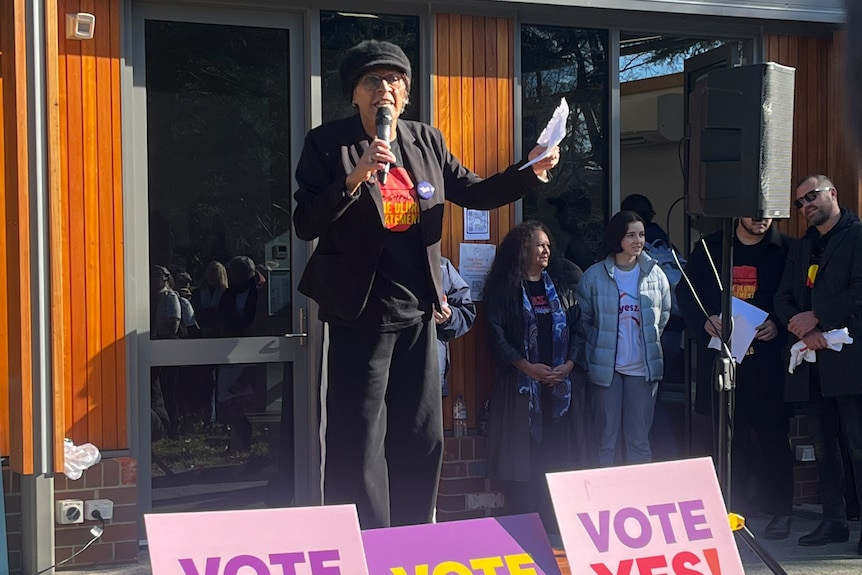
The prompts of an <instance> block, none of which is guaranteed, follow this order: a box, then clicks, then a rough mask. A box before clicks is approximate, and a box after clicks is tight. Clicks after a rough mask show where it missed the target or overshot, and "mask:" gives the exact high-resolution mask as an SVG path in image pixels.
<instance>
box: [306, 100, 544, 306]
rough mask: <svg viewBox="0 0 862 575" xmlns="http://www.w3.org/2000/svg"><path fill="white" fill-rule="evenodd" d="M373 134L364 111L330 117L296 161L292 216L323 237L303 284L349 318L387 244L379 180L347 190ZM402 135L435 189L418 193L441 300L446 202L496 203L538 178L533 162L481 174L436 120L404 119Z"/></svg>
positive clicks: (411, 164) (419, 176)
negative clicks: (455, 150) (461, 157)
mask: <svg viewBox="0 0 862 575" xmlns="http://www.w3.org/2000/svg"><path fill="white" fill-rule="evenodd" d="M370 141H371V139H370V138H369V137H368V135H367V134H366V133H365V130H364V129H363V127H362V122H361V120H360V118H359V116H358V115H355V116H352V117H350V118H345V119H342V120H336V121H333V122H328V123H326V124H324V125H322V126H320V127H318V128H315V129H314V130H311V131H310V132H309V133H308V134H307V135H306V137H305V144H304V146H303V149H302V154H301V156H300V158H299V164H298V165H297V168H296V180H297V183H298V184H299V189H298V190H297V192H296V193H295V194H294V197H295V198H296V209H295V211H294V214H293V224H294V229H295V230H296V235H297V236H298V237H299V238H300V239H303V240H306V241H311V240H314V239H317V240H318V244H317V248H316V249H315V250H314V253H313V254H312V255H311V258H310V259H309V261H308V265H307V266H306V268H305V271H304V272H303V274H302V278H301V279H300V282H299V291H300V292H302V293H304V294H305V295H307V296H308V297H310V298H312V299H314V300H315V301H316V302H317V303H318V305H319V306H320V308H321V311H322V312H325V313H326V314H333V315H335V316H337V317H339V318H342V319H345V320H353V319H356V318H357V317H359V314H360V313H362V310H363V309H364V308H365V305H366V303H367V301H368V294H369V292H370V291H371V285H372V283H373V282H374V277H375V273H376V271H377V265H378V262H379V260H380V254H381V252H382V250H383V239H384V232H385V228H384V226H383V222H384V215H383V200H382V197H381V195H380V188H379V187H378V186H377V184H371V183H364V184H362V186H361V187H360V194H359V196H358V197H357V198H355V199H354V198H351V197H350V196H349V195H348V194H347V191H346V190H345V178H346V177H347V174H348V173H350V172H351V171H353V169H354V167H355V166H356V163H357V162H358V160H359V158H360V157H361V156H362V153H363V152H364V151H365V150H366V149H367V148H368V146H369V144H370ZM398 142H399V145H400V147H401V153H402V156H403V160H404V164H405V168H407V170H408V171H409V172H410V173H411V175H412V176H413V179H414V181H415V182H416V183H417V184H418V183H420V182H428V183H430V184H431V186H433V189H434V191H433V195H432V196H431V197H430V198H428V199H422V198H419V207H420V210H421V213H420V222H419V226H420V228H421V231H422V237H423V240H424V245H425V251H426V258H427V263H428V277H429V278H430V280H431V281H432V282H433V284H434V285H433V287H434V293H436V294H437V300H438V301H437V305H438V307H440V306H441V305H442V304H441V298H442V295H443V287H442V275H441V272H440V238H441V236H442V232H443V205H444V203H445V201H446V200H450V201H452V202H454V203H456V204H458V205H460V206H464V207H467V208H474V209H482V210H487V209H492V208H496V207H499V206H503V205H505V204H508V203H511V202H513V201H515V200H517V199H519V198H521V197H522V196H523V195H524V194H525V193H526V192H527V191H529V190H530V189H532V188H534V187H536V186H538V184H539V183H540V180H539V179H538V178H537V177H536V175H535V174H534V173H533V171H532V170H530V169H526V170H523V171H518V166H517V165H515V166H511V167H509V168H508V169H507V170H506V171H504V172H501V173H499V174H497V175H495V176H492V177H490V178H488V179H485V180H483V179H482V178H480V177H479V176H477V175H476V174H474V173H473V172H471V171H470V170H468V169H467V168H465V167H464V166H463V165H462V164H461V162H459V161H458V159H457V158H455V157H454V156H453V155H452V154H451V153H450V152H449V150H448V149H447V148H446V143H445V142H444V140H443V135H442V134H441V133H440V131H439V130H437V129H436V128H432V127H431V126H428V125H426V124H422V123H420V122H413V121H409V120H402V119H399V120H398Z"/></svg>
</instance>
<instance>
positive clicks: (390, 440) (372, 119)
mask: <svg viewBox="0 0 862 575" xmlns="http://www.w3.org/2000/svg"><path fill="white" fill-rule="evenodd" d="M340 73H341V79H342V86H343V88H344V91H345V94H346V95H347V96H348V97H349V98H351V101H352V102H353V104H354V105H355V107H356V110H357V111H358V113H357V114H356V115H354V116H352V117H349V118H345V119H342V120H336V121H333V122H328V123H326V124H324V125H322V126H320V127H318V128H315V129H314V130H312V131H311V132H309V133H308V135H307V136H306V140H305V145H304V147H303V150H302V154H301V156H300V159H299V164H298V166H297V170H296V180H297V182H298V183H299V190H298V191H297V192H296V202H297V206H296V211H295V212H294V216H293V221H294V229H295V230H296V234H297V236H299V238H301V239H303V240H307V241H311V240H314V239H317V240H318V244H317V248H316V249H315V251H314V253H313V254H312V256H311V259H310V260H309V262H308V265H307V266H306V269H305V272H304V274H303V276H302V279H301V281H300V285H299V289H300V291H302V293H304V294H306V295H308V296H309V297H311V298H313V299H314V300H315V301H316V302H317V303H318V305H319V306H320V318H321V319H322V320H323V321H325V322H328V324H329V332H328V333H329V350H328V358H329V365H328V367H327V379H326V384H327V396H326V413H325V417H326V420H327V431H326V463H325V465H326V468H325V478H324V495H325V500H326V502H327V503H348V502H352V503H355V504H356V506H357V509H358V512H359V520H360V523H361V524H362V526H363V527H364V528H372V527H387V526H390V525H404V524H412V523H423V522H428V521H430V520H431V517H432V512H433V509H434V506H435V503H436V496H437V483H438V479H439V474H440V467H441V463H442V448H443V442H442V439H443V437H442V436H443V430H442V414H441V406H440V404H441V402H440V374H439V373H438V366H437V350H436V344H435V337H434V320H433V314H434V311H435V309H436V310H437V311H438V312H439V311H440V309H441V307H442V296H443V293H442V285H441V271H440V240H441V236H442V231H443V210H444V204H445V201H446V200H447V199H448V200H451V201H453V202H455V203H457V204H459V205H463V206H465V207H470V208H475V209H490V208H494V207H497V206H501V205H504V204H507V203H509V202H512V201H514V200H516V199H518V198H520V197H521V196H523V195H524V194H525V193H526V192H527V191H529V190H531V189H534V188H536V187H537V186H538V185H539V183H540V181H541V180H545V179H546V176H547V170H548V169H550V168H552V167H553V166H555V165H556V163H557V162H558V160H559V150H557V149H554V150H552V152H551V154H550V155H549V156H548V157H547V158H545V159H543V160H541V161H540V162H538V163H536V164H534V165H533V166H532V169H528V170H523V171H518V169H517V166H512V167H510V168H509V169H507V170H506V171H505V172H503V173H500V174H497V175H495V176H492V177H490V178H488V179H487V180H484V181H483V180H482V179H481V178H479V177H478V176H477V175H476V174H474V173H472V172H470V171H469V170H468V169H467V168H466V167H464V166H463V165H462V164H461V163H460V162H459V161H458V160H457V159H456V158H455V157H454V156H453V155H452V154H451V153H450V152H449V150H448V149H447V148H446V143H445V141H444V140H443V136H442V134H441V133H440V132H439V131H438V130H436V129H434V128H432V127H431V126H428V125H426V124H422V123H419V122H413V121H408V120H404V119H401V118H400V116H401V113H402V111H403V110H404V106H406V105H407V101H408V96H409V92H410V80H411V66H410V61H409V60H408V59H407V56H405V54H404V52H403V51H402V50H401V48H400V47H398V46H396V45H394V44H391V43H389V42H378V41H373V40H371V41H366V42H362V43H360V44H358V45H357V46H355V47H353V48H352V49H350V50H349V51H348V52H347V53H346V54H345V56H344V59H343V62H342V65H341V68H340ZM378 109H388V111H389V113H390V115H391V118H392V120H391V131H390V141H384V140H383V139H380V138H377V137H376V134H377V129H376V117H377V114H378ZM542 151H544V149H543V148H535V149H534V150H533V151H532V152H531V153H530V157H536V156H538V155H539V154H540V153H541V152H542ZM387 165H389V166H390V170H389V173H388V175H387V177H386V178H385V181H384V179H383V178H382V177H378V172H379V171H380V170H383V169H384V168H385V167H386V166H387Z"/></svg>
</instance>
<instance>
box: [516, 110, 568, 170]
mask: <svg viewBox="0 0 862 575" xmlns="http://www.w3.org/2000/svg"><path fill="white" fill-rule="evenodd" d="M568 119H569V104H568V102H566V99H565V98H560V105H559V106H557V109H556V110H554V113H553V114H551V119H550V120H548V125H547V126H545V129H544V130H542V133H541V134H539V139H538V140H536V143H537V144H539V145H540V146H544V147H545V151H544V152H543V153H542V154H540V155H539V156H537V157H535V158H533V159H532V160H530V161H529V162H527V163H526V164H524V165H523V166H521V167H520V168H519V169H520V170H523V169H524V168H526V167H528V166H532V165H533V164H535V163H536V162H538V161H539V160H541V159H543V158H547V157H548V155H549V154H550V153H551V150H553V149H554V146H557V145H559V143H560V142H562V141H563V138H565V137H566V122H567V121H568Z"/></svg>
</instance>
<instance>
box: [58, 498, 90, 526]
mask: <svg viewBox="0 0 862 575" xmlns="http://www.w3.org/2000/svg"><path fill="white" fill-rule="evenodd" d="M54 510H55V511H56V513H55V518H56V520H57V523H59V524H60V525H71V524H73V523H83V522H84V502H83V501H81V500H80V499H60V500H58V501H57V502H56V503H55V507H54Z"/></svg>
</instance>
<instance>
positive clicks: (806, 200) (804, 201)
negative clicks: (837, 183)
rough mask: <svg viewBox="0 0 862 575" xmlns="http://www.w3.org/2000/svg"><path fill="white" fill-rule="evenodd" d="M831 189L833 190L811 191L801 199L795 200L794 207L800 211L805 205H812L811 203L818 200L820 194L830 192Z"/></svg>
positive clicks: (818, 189) (820, 189)
mask: <svg viewBox="0 0 862 575" xmlns="http://www.w3.org/2000/svg"><path fill="white" fill-rule="evenodd" d="M831 189H832V188H817V189H816V190H811V191H810V192H808V193H807V194H805V195H804V196H802V197H801V198H797V199H795V200H793V205H794V206H796V207H797V208H799V209H802V206H804V205H805V204H810V203H811V202H813V201H814V200H816V199H817V194H819V193H820V192H828V191H829V190H831Z"/></svg>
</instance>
